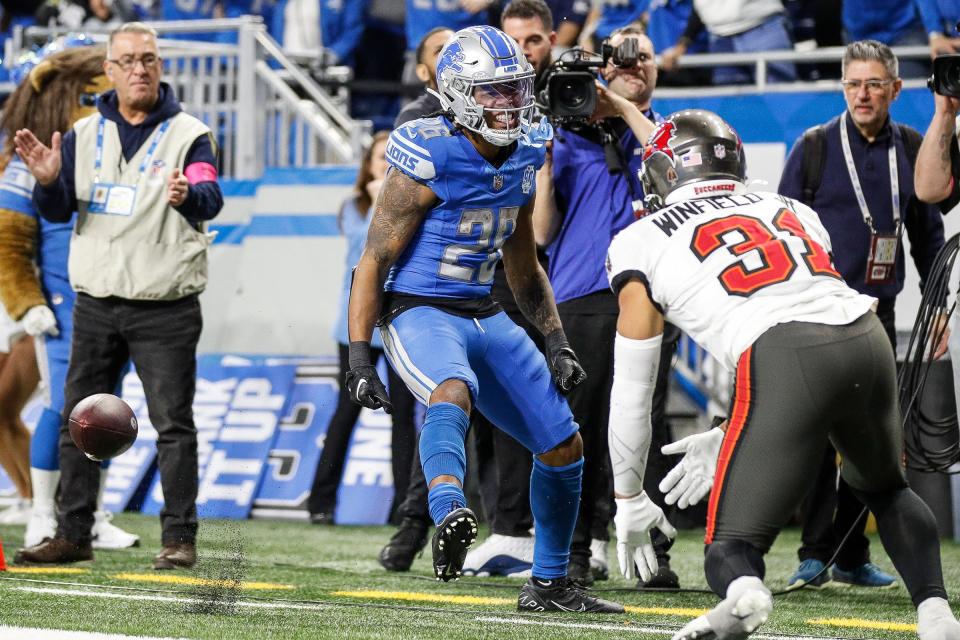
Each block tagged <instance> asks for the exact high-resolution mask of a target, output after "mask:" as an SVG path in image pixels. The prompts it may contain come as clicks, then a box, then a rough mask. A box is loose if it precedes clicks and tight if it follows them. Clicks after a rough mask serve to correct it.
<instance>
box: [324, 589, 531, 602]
mask: <svg viewBox="0 0 960 640" xmlns="http://www.w3.org/2000/svg"><path fill="white" fill-rule="evenodd" d="M331 595H334V596H342V597H345V598H371V599H374V600H409V601H411V602H444V603H450V604H516V602H517V599H516V598H485V597H483V596H453V595H446V594H439V593H420V592H416V591H334V592H333V593H332V594H331Z"/></svg>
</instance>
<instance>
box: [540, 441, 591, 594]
mask: <svg viewBox="0 0 960 640" xmlns="http://www.w3.org/2000/svg"><path fill="white" fill-rule="evenodd" d="M582 478H583V458H580V459H579V460H577V461H576V462H574V463H572V464H568V465H566V466H565V467H551V466H548V465H545V464H544V463H542V462H540V460H538V459H537V458H534V459H533V471H532V472H531V473H530V510H531V511H532V512H533V521H534V528H535V531H536V540H535V541H534V543H533V571H532V573H533V576H534V577H535V578H543V579H545V580H553V579H555V578H562V577H564V576H565V575H567V563H568V562H569V560H570V542H571V541H572V540H573V528H574V525H576V523H577V511H579V509H580V482H581V479H582Z"/></svg>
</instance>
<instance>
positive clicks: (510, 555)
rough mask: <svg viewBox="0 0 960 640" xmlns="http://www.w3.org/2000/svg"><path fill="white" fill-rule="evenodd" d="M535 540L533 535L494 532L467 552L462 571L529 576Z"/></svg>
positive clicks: (465, 572) (485, 574)
mask: <svg viewBox="0 0 960 640" xmlns="http://www.w3.org/2000/svg"><path fill="white" fill-rule="evenodd" d="M533 541H534V538H533V537H532V536H505V535H501V534H499V533H494V534H491V535H490V537H489V538H487V539H486V540H484V541H483V542H482V543H481V544H479V545H477V547H476V548H474V549H471V550H470V551H469V553H467V558H466V560H464V561H463V575H465V576H480V577H487V576H510V577H525V578H528V577H530V570H531V569H532V568H533Z"/></svg>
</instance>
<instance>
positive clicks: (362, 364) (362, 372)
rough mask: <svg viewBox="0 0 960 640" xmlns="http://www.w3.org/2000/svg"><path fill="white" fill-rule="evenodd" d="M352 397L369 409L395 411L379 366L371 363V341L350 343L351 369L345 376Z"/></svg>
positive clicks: (354, 400)
mask: <svg viewBox="0 0 960 640" xmlns="http://www.w3.org/2000/svg"><path fill="white" fill-rule="evenodd" d="M344 381H345V383H346V385H347V391H348V393H349V394H350V399H351V400H352V401H353V402H356V403H357V404H359V405H361V406H363V407H367V408H368V409H379V408H381V407H383V410H384V411H386V412H387V413H393V403H392V402H390V396H389V395H387V388H386V387H385V386H383V382H382V381H381V380H380V376H379V375H378V374H377V368H376V367H374V366H373V364H371V363H370V343H369V342H351V343H350V370H349V371H347V374H346V376H344Z"/></svg>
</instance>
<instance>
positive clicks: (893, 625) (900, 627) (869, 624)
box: [806, 618, 917, 631]
mask: <svg viewBox="0 0 960 640" xmlns="http://www.w3.org/2000/svg"><path fill="white" fill-rule="evenodd" d="M806 622H807V624H819V625H825V626H828V627H850V628H854V629H880V630H881V631H916V630H917V625H915V624H909V623H906V622H882V621H880V620H862V619H860V618H815V619H813V620H807V621H806Z"/></svg>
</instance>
